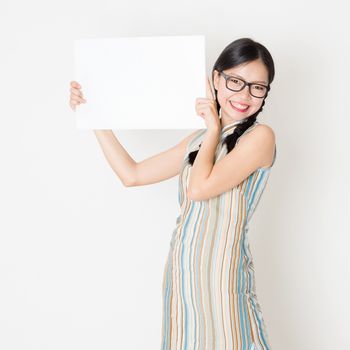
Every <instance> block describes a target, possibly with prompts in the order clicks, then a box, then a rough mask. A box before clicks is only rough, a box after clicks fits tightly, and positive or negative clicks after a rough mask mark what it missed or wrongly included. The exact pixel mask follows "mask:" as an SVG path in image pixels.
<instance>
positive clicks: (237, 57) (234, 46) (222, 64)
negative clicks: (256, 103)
mask: <svg viewBox="0 0 350 350" xmlns="http://www.w3.org/2000/svg"><path fill="white" fill-rule="evenodd" d="M256 59H260V60H261V61H262V62H263V63H264V64H265V66H266V68H267V70H268V79H269V81H268V86H270V84H271V83H272V81H273V79H274V76H275V66H274V62H273V59H272V56H271V54H270V52H269V51H268V50H267V48H266V47H265V46H263V45H262V44H260V43H258V42H256V41H254V40H252V39H250V38H241V39H237V40H235V41H233V42H232V43H230V44H229V45H227V46H226V47H225V48H224V50H223V51H222V53H221V54H220V56H219V57H218V58H217V60H216V62H215V64H214V66H213V69H212V80H214V70H217V71H218V72H222V71H223V70H226V69H230V68H233V67H235V66H238V65H240V64H242V63H245V62H250V61H255V60H256ZM267 94H268V93H267ZM267 94H266V96H265V97H264V100H263V103H262V105H261V107H260V109H259V110H258V111H257V112H255V113H254V114H252V115H251V116H249V117H248V118H246V120H245V121H244V122H242V123H239V124H238V125H237V127H235V129H234V132H233V133H232V134H229V135H227V136H226V137H225V138H224V140H223V141H222V143H223V144H224V143H225V144H226V146H227V153H228V152H230V151H232V149H233V148H234V147H235V145H236V142H237V140H238V138H239V137H240V136H241V135H242V134H243V133H244V132H245V131H246V130H247V129H248V128H249V127H250V126H252V125H253V124H254V123H255V121H256V118H257V116H258V114H259V113H260V112H261V111H262V110H263V106H264V104H265V99H266V97H267ZM215 99H216V105H217V110H218V113H219V112H220V105H219V102H218V98H217V90H215ZM199 147H200V145H199ZM198 151H199V149H198V150H196V151H193V152H190V153H189V155H188V157H187V161H188V162H189V163H190V164H191V165H193V163H194V160H195V159H196V156H197V153H198Z"/></svg>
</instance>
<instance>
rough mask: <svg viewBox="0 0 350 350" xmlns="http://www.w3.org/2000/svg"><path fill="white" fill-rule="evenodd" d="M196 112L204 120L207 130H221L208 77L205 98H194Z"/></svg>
mask: <svg viewBox="0 0 350 350" xmlns="http://www.w3.org/2000/svg"><path fill="white" fill-rule="evenodd" d="M196 112H197V114H198V115H199V116H200V117H202V118H204V120H205V124H206V126H207V129H208V130H210V131H215V132H217V131H218V130H220V129H221V123H220V118H219V114H218V110H217V106H216V100H215V97H214V95H213V93H212V90H211V86H210V81H209V78H208V76H207V98H200V97H198V98H196Z"/></svg>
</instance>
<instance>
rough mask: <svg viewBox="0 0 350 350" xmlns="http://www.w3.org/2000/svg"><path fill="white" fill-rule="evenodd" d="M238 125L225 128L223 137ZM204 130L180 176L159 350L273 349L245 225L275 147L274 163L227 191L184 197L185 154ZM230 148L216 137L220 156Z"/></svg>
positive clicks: (187, 172)
mask: <svg viewBox="0 0 350 350" xmlns="http://www.w3.org/2000/svg"><path fill="white" fill-rule="evenodd" d="M238 123H239V122H234V123H232V124H229V125H226V126H225V127H223V128H222V130H221V141H222V140H223V138H224V137H225V136H227V135H228V134H230V133H233V131H234V128H235V127H236V124H238ZM257 124H258V122H255V123H254V124H253V125H252V126H251V127H250V128H248V129H247V130H246V131H245V133H247V132H249V131H250V130H252V129H253V128H254V127H255V126H256V125H257ZM205 133H206V129H200V130H198V132H197V133H196V134H195V136H194V137H193V138H192V140H191V141H190V143H189V144H188V146H187V150H186V156H185V158H184V164H183V167H182V169H181V172H180V175H179V189H178V190H179V192H178V200H179V205H180V211H181V213H180V215H179V216H178V217H177V219H176V227H175V230H174V231H173V234H172V238H171V242H170V250H169V253H168V257H167V261H166V264H165V268H164V274H163V286H162V291H163V305H162V307H163V315H162V316H163V317H162V334H161V349H162V350H271V347H270V344H269V340H268V335H267V330H266V326H265V322H264V319H263V315H262V310H261V307H260V305H259V303H258V299H257V295H256V289H255V279H254V265H253V258H252V254H251V251H250V248H249V243H248V225H249V221H250V219H251V217H252V215H253V213H254V211H255V209H256V207H257V204H258V203H259V200H260V198H261V195H262V193H263V191H264V189H265V186H266V183H267V180H268V178H269V174H270V170H271V167H272V165H273V164H274V162H275V159H276V146H275V155H274V159H273V163H272V165H271V166H270V167H264V168H259V169H257V170H256V171H255V172H253V173H252V174H251V175H250V176H249V177H247V178H246V179H245V180H244V181H242V182H241V183H240V184H239V185H237V186H236V187H234V188H232V189H231V190H230V191H228V192H225V193H222V194H220V195H219V196H216V197H213V198H210V199H208V200H203V201H194V200H190V199H188V198H187V196H186V193H187V192H186V188H187V186H188V182H189V177H190V172H191V168H192V167H191V165H190V164H189V163H187V162H186V161H185V159H186V158H187V155H188V153H190V152H192V151H194V150H198V146H199V144H200V143H201V142H202V141H203V138H204V136H205ZM245 133H244V134H245ZM244 134H243V135H244ZM241 137H242V136H241ZM237 142H239V139H238V140H237ZM226 154H227V148H226V145H222V144H221V142H219V144H218V146H217V150H216V154H215V160H219V159H220V158H222V157H224V156H225V155H226Z"/></svg>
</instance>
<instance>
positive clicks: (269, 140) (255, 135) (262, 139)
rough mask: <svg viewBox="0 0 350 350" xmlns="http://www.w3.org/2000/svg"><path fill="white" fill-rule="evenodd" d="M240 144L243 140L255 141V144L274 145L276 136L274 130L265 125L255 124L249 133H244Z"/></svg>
mask: <svg viewBox="0 0 350 350" xmlns="http://www.w3.org/2000/svg"><path fill="white" fill-rule="evenodd" d="M241 139H242V143H243V139H246V140H247V141H253V140H254V141H256V142H257V143H259V144H260V143H263V144H265V145H266V144H269V145H270V146H271V145H272V146H273V145H274V144H275V142H276V135H275V132H274V130H273V129H272V128H271V127H270V126H269V125H267V124H260V123H258V124H256V126H255V127H253V128H252V129H251V130H250V131H249V132H247V133H244V134H243V135H242V136H241Z"/></svg>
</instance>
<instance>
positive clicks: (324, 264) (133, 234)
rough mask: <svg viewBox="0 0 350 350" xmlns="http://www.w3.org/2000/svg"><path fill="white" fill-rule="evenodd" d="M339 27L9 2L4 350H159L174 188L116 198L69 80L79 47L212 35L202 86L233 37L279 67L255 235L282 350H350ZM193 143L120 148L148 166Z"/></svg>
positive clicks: (315, 16) (340, 23) (324, 9)
mask: <svg viewBox="0 0 350 350" xmlns="http://www.w3.org/2000/svg"><path fill="white" fill-rule="evenodd" d="M346 13H347V12H346V11H345V1H344V2H341V1H332V2H324V3H320V2H318V1H309V2H302V1H293V2H288V3H287V2H286V3H281V2H279V1H263V2H262V1H249V2H246V1H244V2H240V3H239V2H233V1H217V2H215V3H214V2H203V1H193V2H187V1H186V2H185V1H177V2H163V1H148V2H145V1H127V2H116V1H106V0H101V1H95V2H93V1H91V2H84V1H76V2H71V1H60V2H58V1H56V2H47V1H38V0H33V1H30V2H25V1H14V0H11V1H9V0H7V1H4V0H2V2H1V4H0V38H1V40H0V43H1V45H0V50H1V51H0V60H1V65H0V101H1V103H0V108H1V110H0V115H1V129H0V152H1V153H0V156H1V157H0V159H1V173H0V174H1V181H0V186H1V187H0V198H1V199H0V206H1V207H0V213H1V214H0V215H1V220H0V348H1V349H6V350H12V349H27V350H29V349H35V350H38V349H50V350H51V349H60V350H61V349H67V350H68V349H75V350H78V349H84V350H87V349H105V350H107V349H152V350H153V349H158V348H159V347H160V327H161V312H162V300H161V286H162V273H163V268H164V263H165V259H166V256H167V253H168V249H169V242H170V237H171V234H172V231H173V229H174V227H175V219H176V217H177V215H178V213H179V207H178V203H177V181H178V179H177V177H174V178H172V179H170V180H169V181H165V182H162V183H158V184H155V185H153V186H145V187H138V188H125V187H123V186H122V185H121V182H120V181H119V179H118V178H117V177H116V175H115V174H114V173H113V171H112V170H111V168H110V167H109V165H108V164H107V162H106V160H105V159H104V157H103V154H102V151H101V149H100V148H99V146H98V143H97V140H96V138H95V136H94V134H93V133H92V132H91V131H78V130H77V129H76V127H75V115H74V113H73V111H72V110H71V109H70V107H69V104H68V101H69V82H70V81H71V80H72V74H73V40H74V39H77V38H84V37H113V36H139V35H144V36H151V35H189V34H205V35H206V38H207V50H208V51H207V62H208V67H207V70H208V72H210V71H211V68H212V65H213V63H214V61H215V59H216V57H217V56H218V55H219V54H220V52H221V51H222V49H223V48H224V47H225V46H226V45H227V44H229V43H230V42H231V41H233V40H235V39H238V38H240V37H251V38H252V39H254V40H257V41H259V42H261V43H262V44H263V45H265V46H266V47H267V48H268V49H269V50H270V52H271V54H272V55H273V58H274V60H275V64H276V77H275V81H274V82H273V83H272V90H271V93H270V95H269V96H268V98H267V100H266V104H265V107H264V111H263V112H262V113H261V114H260V115H259V121H260V122H263V123H266V124H268V125H270V126H271V127H272V128H273V129H274V131H275V133H276V142H277V160H276V163H275V165H274V168H273V171H272V173H271V176H270V180H269V183H268V186H267V188H266V190H265V193H264V195H263V198H262V200H261V201H260V203H259V208H258V209H257V211H256V212H255V215H254V218H253V219H252V222H251V225H250V231H249V235H250V244H251V248H252V253H253V255H254V262H255V268H256V282H257V292H258V297H259V301H260V304H261V306H262V309H263V312H264V318H265V321H266V324H267V329H268V333H269V338H270V341H271V345H272V348H273V349H274V350H277V349H283V350H309V349H320V350H321V349H322V350H326V349H340V348H342V349H345V348H349V347H350V340H349V337H348V334H347V332H348V325H349V324H350V319H349V314H350V313H349V311H350V310H349V309H350V308H349V298H348V295H349V293H350V288H349V279H348V276H349V259H350V257H349V248H348V247H349V243H350V242H349V224H348V214H349V200H348V198H349V195H350V193H349V180H348V179H349V156H348V154H347V150H348V149H349V146H350V145H349V137H348V133H349V126H350V125H349V117H350V116H349V112H348V108H347V104H348V101H349V92H350V91H349V69H348V57H349V53H350V50H349V41H348V38H347V37H346V35H345V34H346V31H349V25H348V19H347V18H346ZM169 73H170V74H171V67H169ZM132 93H134V94H135V99H137V94H138V91H137V90H135V91H133V92H132ZM155 102H156V101H155ZM174 103H178V101H174ZM121 117H122V116H121ZM164 117H166V111H164ZM190 132H191V130H187V131H186V130H185V131H184V130H157V131H123V132H118V131H116V135H117V137H118V139H119V140H120V142H121V143H122V144H123V146H124V147H125V148H126V149H127V150H128V152H129V153H130V155H131V156H132V157H133V158H134V159H135V160H137V161H141V160H142V159H144V158H146V157H149V156H151V155H153V154H155V153H158V152H161V151H163V150H165V149H167V148H170V147H171V146H173V145H174V144H175V143H177V142H178V141H180V140H181V139H182V138H183V137H184V136H186V135H187V134H189V133H190Z"/></svg>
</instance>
